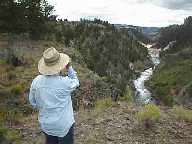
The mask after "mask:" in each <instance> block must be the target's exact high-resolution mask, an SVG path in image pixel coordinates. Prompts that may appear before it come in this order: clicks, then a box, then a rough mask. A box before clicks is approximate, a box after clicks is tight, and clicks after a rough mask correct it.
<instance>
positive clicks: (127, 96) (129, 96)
mask: <svg viewBox="0 0 192 144" xmlns="http://www.w3.org/2000/svg"><path fill="white" fill-rule="evenodd" d="M120 101H126V102H133V91H132V90H131V88H130V87H129V86H126V88H125V91H124V93H123V96H122V97H120Z"/></svg>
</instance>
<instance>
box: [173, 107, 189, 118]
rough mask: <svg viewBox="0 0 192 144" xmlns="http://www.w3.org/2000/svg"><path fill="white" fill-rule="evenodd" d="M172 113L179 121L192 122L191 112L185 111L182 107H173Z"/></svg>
mask: <svg viewBox="0 0 192 144" xmlns="http://www.w3.org/2000/svg"><path fill="white" fill-rule="evenodd" d="M173 113H174V114H175V115H176V117H178V118H180V119H184V120H187V121H191V122H192V110H189V109H185V108H183V107H182V106H174V108H173Z"/></svg>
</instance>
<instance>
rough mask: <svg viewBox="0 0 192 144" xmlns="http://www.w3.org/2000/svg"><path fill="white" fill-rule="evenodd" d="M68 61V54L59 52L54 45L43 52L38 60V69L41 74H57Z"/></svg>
mask: <svg viewBox="0 0 192 144" xmlns="http://www.w3.org/2000/svg"><path fill="white" fill-rule="evenodd" d="M69 62H70V58H69V56H68V55H66V54H64V53H59V52H58V51H57V50H56V49H55V48H54V47H51V48H48V49H46V50H45V51H44V52H43V57H42V58H41V59H40V60H39V64H38V70H39V72H40V73H41V74H43V75H54V74H58V73H59V72H60V71H61V70H62V69H64V68H65V67H66V65H67V64H68V63H69Z"/></svg>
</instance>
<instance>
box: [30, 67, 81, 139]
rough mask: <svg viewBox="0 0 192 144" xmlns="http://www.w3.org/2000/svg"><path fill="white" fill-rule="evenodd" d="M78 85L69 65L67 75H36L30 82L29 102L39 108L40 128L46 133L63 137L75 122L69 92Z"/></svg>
mask: <svg viewBox="0 0 192 144" xmlns="http://www.w3.org/2000/svg"><path fill="white" fill-rule="evenodd" d="M78 86H79V80H78V78H77V75H76V72H75V71H74V70H73V68H72V67H71V66H70V67H69V70H68V76H59V75H52V76H46V75H38V76H37V77H36V78H35V79H34V80H33V82H32V84H31V88H30V93H29V102H30V104H31V105H32V106H33V107H35V108H37V109H38V110H39V115H38V121H39V124H40V128H41V129H42V131H43V132H45V133H46V134H48V135H52V136H58V137H63V136H65V135H66V134H67V133H68V131H69V129H70V127H71V126H72V124H73V123H74V122H75V120H74V116H73V107H72V100H71V93H72V91H73V90H75V88H76V87H78Z"/></svg>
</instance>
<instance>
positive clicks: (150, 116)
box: [137, 104, 161, 128]
mask: <svg viewBox="0 0 192 144" xmlns="http://www.w3.org/2000/svg"><path fill="white" fill-rule="evenodd" d="M160 114H161V112H160V108H159V107H158V106H156V105H155V104H148V105H145V106H144V108H143V109H142V110H141V111H139V112H138V113H137V118H138V120H139V121H140V122H142V123H143V124H144V126H145V127H146V128H150V127H152V126H154V124H155V123H156V122H158V121H159V119H160Z"/></svg>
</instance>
